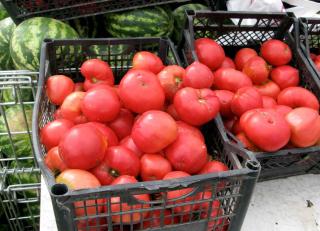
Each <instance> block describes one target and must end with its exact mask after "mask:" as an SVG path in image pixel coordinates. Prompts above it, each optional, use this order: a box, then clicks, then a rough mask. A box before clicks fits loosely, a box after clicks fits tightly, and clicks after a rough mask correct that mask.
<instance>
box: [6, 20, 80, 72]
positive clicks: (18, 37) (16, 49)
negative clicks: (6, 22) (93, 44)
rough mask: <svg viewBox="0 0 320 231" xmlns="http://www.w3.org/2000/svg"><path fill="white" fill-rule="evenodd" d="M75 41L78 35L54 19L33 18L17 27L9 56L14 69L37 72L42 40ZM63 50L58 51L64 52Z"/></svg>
mask: <svg viewBox="0 0 320 231" xmlns="http://www.w3.org/2000/svg"><path fill="white" fill-rule="evenodd" d="M45 38H51V39H77V38H79V35H78V33H77V32H76V31H75V30H74V29H73V28H72V27H71V26H69V25H68V24H66V23H63V22H61V21H58V20H56V19H51V18H45V17H35V18H31V19H28V20H26V21H24V22H22V23H21V24H19V25H18V26H17V28H16V29H15V30H14V32H13V35H12V38H11V42H10V54H11V57H12V60H13V63H14V65H15V67H16V69H22V70H23V69H24V70H32V71H38V70H39V65H40V50H41V44H42V41H43V39H45ZM64 50H65V48H63V47H62V49H61V50H60V51H61V52H64Z"/></svg>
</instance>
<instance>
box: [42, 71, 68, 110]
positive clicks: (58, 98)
mask: <svg viewBox="0 0 320 231" xmlns="http://www.w3.org/2000/svg"><path fill="white" fill-rule="evenodd" d="M73 90H74V82H73V81H72V79H70V78H69V77H67V76H65V75H53V76H50V77H49V78H48V80H47V83H46V94H47V96H48V98H49V100H50V102H51V103H53V104H55V105H61V104H62V103H63V100H64V99H65V98H66V97H67V96H68V95H69V94H70V93H71V92H73Z"/></svg>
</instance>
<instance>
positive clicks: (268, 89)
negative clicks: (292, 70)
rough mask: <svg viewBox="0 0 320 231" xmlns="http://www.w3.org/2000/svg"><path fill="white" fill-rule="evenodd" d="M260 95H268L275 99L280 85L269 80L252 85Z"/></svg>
mask: <svg viewBox="0 0 320 231" xmlns="http://www.w3.org/2000/svg"><path fill="white" fill-rule="evenodd" d="M254 87H255V88H256V89H257V90H258V92H259V93H260V94H261V95H264V96H270V97H272V98H274V99H277V97H278V95H279V93H280V91H281V90H280V87H279V86H278V85H277V84H276V83H275V82H273V81H271V80H269V81H267V82H265V83H264V84H261V85H254Z"/></svg>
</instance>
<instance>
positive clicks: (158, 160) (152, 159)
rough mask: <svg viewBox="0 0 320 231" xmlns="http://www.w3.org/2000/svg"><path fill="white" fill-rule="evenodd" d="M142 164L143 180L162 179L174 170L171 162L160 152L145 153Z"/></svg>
mask: <svg viewBox="0 0 320 231" xmlns="http://www.w3.org/2000/svg"><path fill="white" fill-rule="evenodd" d="M140 165H141V169H140V171H141V173H140V175H141V178H142V180H143V181H150V180H162V178H163V177H164V176H165V175H166V174H167V173H168V172H171V171H172V167H171V164H170V162H169V161H168V160H167V159H166V158H164V157H163V156H161V155H160V154H144V155H143V156H142V157H141V160H140Z"/></svg>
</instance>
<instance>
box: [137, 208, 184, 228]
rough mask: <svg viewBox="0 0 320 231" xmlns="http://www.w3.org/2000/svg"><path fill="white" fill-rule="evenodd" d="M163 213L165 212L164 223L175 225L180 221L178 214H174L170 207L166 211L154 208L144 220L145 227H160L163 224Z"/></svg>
mask: <svg viewBox="0 0 320 231" xmlns="http://www.w3.org/2000/svg"><path fill="white" fill-rule="evenodd" d="M161 214H163V225H173V224H177V223H179V219H178V217H177V216H173V214H172V212H171V211H170V210H169V209H166V210H164V211H161V210H160V209H159V210H154V211H151V212H150V213H149V215H148V216H147V217H146V218H145V221H144V222H143V224H142V225H143V227H142V228H143V229H149V228H159V227H160V226H161Z"/></svg>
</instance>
